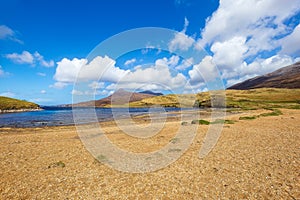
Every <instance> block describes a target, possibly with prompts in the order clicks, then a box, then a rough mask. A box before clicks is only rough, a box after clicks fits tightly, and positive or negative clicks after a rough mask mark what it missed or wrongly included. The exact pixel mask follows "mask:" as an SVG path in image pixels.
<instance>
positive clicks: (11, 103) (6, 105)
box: [0, 96, 39, 110]
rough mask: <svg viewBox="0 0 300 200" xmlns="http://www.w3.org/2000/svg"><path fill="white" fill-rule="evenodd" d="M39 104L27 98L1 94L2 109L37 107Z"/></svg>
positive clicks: (0, 105) (0, 106)
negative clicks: (15, 97)
mask: <svg viewBox="0 0 300 200" xmlns="http://www.w3.org/2000/svg"><path fill="white" fill-rule="evenodd" d="M37 108H39V105H37V104H35V103H31V102H28V101H25V100H18V99H13V98H9V97H1V96H0V110H20V109H37Z"/></svg>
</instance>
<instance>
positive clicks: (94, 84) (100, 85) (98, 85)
mask: <svg viewBox="0 0 300 200" xmlns="http://www.w3.org/2000/svg"><path fill="white" fill-rule="evenodd" d="M88 86H89V87H90V88H92V89H94V90H96V89H100V88H104V86H105V83H104V82H100V83H99V82H97V81H93V82H92V83H90V84H89V85H88Z"/></svg>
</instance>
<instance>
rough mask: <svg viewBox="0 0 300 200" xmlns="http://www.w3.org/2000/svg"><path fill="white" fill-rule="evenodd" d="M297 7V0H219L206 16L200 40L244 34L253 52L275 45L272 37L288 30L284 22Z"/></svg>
mask: <svg viewBox="0 0 300 200" xmlns="http://www.w3.org/2000/svg"><path fill="white" fill-rule="evenodd" d="M299 9H300V4H299V1H294V0H286V1H282V0H264V1H261V0H248V1H244V0H221V1H220V5H219V8H218V9H217V11H215V12H214V13H213V15H212V16H211V17H210V18H208V19H207V20H206V26H205V28H204V29H203V31H202V39H201V40H199V43H200V44H201V46H205V45H206V44H211V43H213V42H215V41H220V42H223V41H226V40H229V39H231V38H232V37H236V36H243V37H246V38H247V39H248V41H247V44H248V46H249V48H250V52H251V53H252V54H253V53H255V51H257V50H269V49H272V48H275V47H276V43H273V42H272V38H274V37H275V36H280V35H282V34H285V33H287V31H289V27H287V26H286V25H285V24H284V23H283V22H284V20H285V19H287V18H289V17H291V16H292V15H294V14H295V13H296V12H298V11H299ZM257 45H258V46H259V48H258V49H256V48H257ZM252 51H253V52H252Z"/></svg>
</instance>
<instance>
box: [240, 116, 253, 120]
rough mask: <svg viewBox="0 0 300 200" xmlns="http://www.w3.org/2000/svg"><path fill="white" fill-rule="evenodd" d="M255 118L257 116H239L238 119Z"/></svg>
mask: <svg viewBox="0 0 300 200" xmlns="http://www.w3.org/2000/svg"><path fill="white" fill-rule="evenodd" d="M256 118H257V116H243V117H240V118H239V120H253V119H256Z"/></svg>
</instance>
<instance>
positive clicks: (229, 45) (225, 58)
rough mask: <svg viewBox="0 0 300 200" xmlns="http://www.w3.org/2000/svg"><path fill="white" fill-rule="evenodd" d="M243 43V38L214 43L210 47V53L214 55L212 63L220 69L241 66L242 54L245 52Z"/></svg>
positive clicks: (244, 40) (244, 39) (245, 47)
mask: <svg viewBox="0 0 300 200" xmlns="http://www.w3.org/2000/svg"><path fill="white" fill-rule="evenodd" d="M245 42H246V38H244V37H233V38H231V39H230V40H227V41H224V42H215V43H214V44H213V45H212V46H211V51H212V52H213V53H214V56H213V61H214V62H215V63H216V65H217V66H218V67H220V68H222V69H224V68H234V67H237V66H239V65H241V64H242V63H243V61H244V54H245V53H246V52H247V46H246V45H245Z"/></svg>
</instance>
